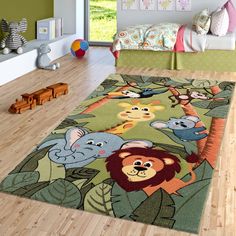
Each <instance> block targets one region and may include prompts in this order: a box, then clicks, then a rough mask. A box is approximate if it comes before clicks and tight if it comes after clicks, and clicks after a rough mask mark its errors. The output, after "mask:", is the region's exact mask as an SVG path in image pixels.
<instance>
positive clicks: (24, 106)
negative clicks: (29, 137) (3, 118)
mask: <svg viewBox="0 0 236 236" xmlns="http://www.w3.org/2000/svg"><path fill="white" fill-rule="evenodd" d="M35 107H36V100H35V99H34V98H33V95H32V94H23V95H22V100H21V101H19V100H18V99H16V102H15V103H14V104H12V105H11V106H10V108H9V110H8V111H9V112H10V113H18V114H21V113H22V112H23V111H26V110H32V109H33V108H35Z"/></svg>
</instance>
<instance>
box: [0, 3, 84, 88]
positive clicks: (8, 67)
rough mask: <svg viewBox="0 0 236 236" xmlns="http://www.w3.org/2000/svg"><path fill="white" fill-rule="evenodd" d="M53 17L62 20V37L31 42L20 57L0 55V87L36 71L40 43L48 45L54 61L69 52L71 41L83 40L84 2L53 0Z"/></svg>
mask: <svg viewBox="0 0 236 236" xmlns="http://www.w3.org/2000/svg"><path fill="white" fill-rule="evenodd" d="M54 17H62V18H63V22H64V23H63V31H64V35H63V36H62V37H59V38H57V39H55V40H52V41H38V40H32V41H30V42H28V44H27V46H26V47H25V48H24V53H23V54H20V55H17V54H16V53H10V54H8V55H3V54H1V53H0V73H1V76H0V86H1V85H3V84H6V83H8V82H10V81H12V80H14V79H16V78H18V77H20V76H22V75H24V74H27V73H29V72H31V71H33V70H35V69H36V59H37V55H38V53H37V49H38V47H39V46H40V45H41V44H42V43H48V44H49V46H50V47H51V49H52V51H51V53H50V54H49V57H50V58H51V60H56V59H58V58H60V57H62V56H64V55H66V54H68V53H69V52H70V46H71V43H72V42H73V40H75V39H76V38H84V0H54ZM62 66H63V65H62Z"/></svg>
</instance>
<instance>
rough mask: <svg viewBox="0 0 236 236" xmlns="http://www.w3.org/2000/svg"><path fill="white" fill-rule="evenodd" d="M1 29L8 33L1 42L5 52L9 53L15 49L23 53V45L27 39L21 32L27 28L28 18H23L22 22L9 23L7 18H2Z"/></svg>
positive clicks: (0, 44)
mask: <svg viewBox="0 0 236 236" xmlns="http://www.w3.org/2000/svg"><path fill="white" fill-rule="evenodd" d="M1 29H2V31H3V32H4V33H8V35H7V36H5V37H4V38H3V39H2V41H1V42H0V47H1V48H3V54H9V53H10V52H11V51H15V52H16V53H17V54H21V53H23V46H24V45H25V44H26V43H27V41H26V39H25V38H24V37H23V36H22V35H20V34H19V33H22V32H25V31H26V30H27V20H26V19H25V18H23V19H22V20H21V21H20V22H9V23H8V22H7V21H6V20H5V19H2V21H1Z"/></svg>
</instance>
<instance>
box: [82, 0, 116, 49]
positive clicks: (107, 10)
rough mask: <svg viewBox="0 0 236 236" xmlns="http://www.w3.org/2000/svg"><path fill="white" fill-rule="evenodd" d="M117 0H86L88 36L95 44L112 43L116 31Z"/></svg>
mask: <svg viewBox="0 0 236 236" xmlns="http://www.w3.org/2000/svg"><path fill="white" fill-rule="evenodd" d="M116 8H117V0H88V1H86V13H87V14H86V26H85V28H86V38H87V40H89V41H90V42H92V43H93V44H97V45H102V44H106V43H111V42H112V41H113V36H114V34H115V33H116V25H117V24H116Z"/></svg>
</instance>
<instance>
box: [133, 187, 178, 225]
mask: <svg viewBox="0 0 236 236" xmlns="http://www.w3.org/2000/svg"><path fill="white" fill-rule="evenodd" d="M174 214H175V206H174V201H173V200H172V198H171V196H170V195H169V194H168V193H167V192H166V191H165V190H163V189H159V190H158V191H156V192H155V193H153V194H152V195H151V196H150V197H149V198H147V199H146V200H145V201H144V202H143V203H142V204H141V205H140V206H139V207H138V208H137V209H136V210H135V211H134V212H133V214H132V216H131V218H132V219H133V220H135V221H139V222H143V223H146V224H154V225H158V226H163V227H168V228H172V227H173V225H174V223H175V220H174V219H173V216H174Z"/></svg>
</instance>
